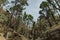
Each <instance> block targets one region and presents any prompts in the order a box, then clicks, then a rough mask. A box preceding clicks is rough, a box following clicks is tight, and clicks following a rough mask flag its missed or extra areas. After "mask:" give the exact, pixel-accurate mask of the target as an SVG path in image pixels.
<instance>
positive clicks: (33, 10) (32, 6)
mask: <svg viewBox="0 0 60 40" xmlns="http://www.w3.org/2000/svg"><path fill="white" fill-rule="evenodd" d="M11 1H12V0H9V4H7V5H5V6H4V7H3V9H7V8H8V9H9V8H10V7H11V5H14V4H11ZM13 1H14V0H13ZM42 1H44V0H28V4H29V6H26V9H25V10H24V11H26V13H27V14H31V15H32V16H33V17H34V21H37V18H38V16H39V10H40V8H39V6H40V4H41V2H42Z"/></svg>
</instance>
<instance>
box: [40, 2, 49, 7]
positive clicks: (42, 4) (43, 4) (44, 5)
mask: <svg viewBox="0 0 60 40" xmlns="http://www.w3.org/2000/svg"><path fill="white" fill-rule="evenodd" d="M46 7H48V3H47V2H45V1H43V2H42V3H41V4H40V8H46Z"/></svg>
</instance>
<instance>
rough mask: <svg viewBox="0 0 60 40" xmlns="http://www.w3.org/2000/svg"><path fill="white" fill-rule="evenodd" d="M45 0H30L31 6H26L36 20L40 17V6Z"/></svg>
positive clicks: (27, 11)
mask: <svg viewBox="0 0 60 40" xmlns="http://www.w3.org/2000/svg"><path fill="white" fill-rule="evenodd" d="M42 1H43V0H29V1H28V4H29V6H27V7H26V10H25V11H26V13H28V14H31V15H32V16H33V17H34V21H37V18H38V17H39V10H40V8H39V6H40V4H41V2H42Z"/></svg>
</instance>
